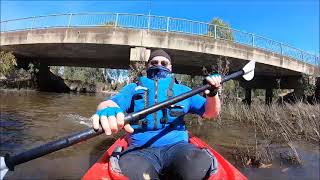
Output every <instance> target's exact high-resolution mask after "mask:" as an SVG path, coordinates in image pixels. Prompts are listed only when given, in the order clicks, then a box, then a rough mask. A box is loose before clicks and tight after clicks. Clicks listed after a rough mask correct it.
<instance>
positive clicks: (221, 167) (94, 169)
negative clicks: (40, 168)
mask: <svg viewBox="0 0 320 180" xmlns="http://www.w3.org/2000/svg"><path fill="white" fill-rule="evenodd" d="M189 142H190V143H191V144H194V145H195V146H197V147H199V148H201V149H202V148H207V149H208V150H209V151H210V152H211V153H212V154H213V155H214V156H215V158H216V159H217V161H218V170H217V172H216V173H215V174H212V175H211V176H210V177H209V178H208V179H210V180H213V179H219V180H220V179H226V180H233V179H239V180H242V179H243V180H244V179H247V178H246V177H245V176H244V175H243V174H242V173H241V172H240V171H239V170H238V169H236V168H235V167H234V166H233V165H232V164H230V163H229V162H228V161H227V160H226V159H224V158H223V157H222V156H221V155H220V154H219V153H218V152H216V151H215V150H214V149H212V148H211V147H210V146H209V145H208V144H206V143H205V142H203V141H202V140H201V139H199V138H198V137H196V136H194V135H192V134H190V133H189ZM117 146H121V147H122V148H124V149H126V148H127V147H128V143H127V141H126V136H124V137H122V138H119V139H118V140H117V141H116V142H115V143H114V144H113V145H112V146H111V147H110V148H109V149H108V150H107V151H106V152H105V153H104V154H103V156H102V157H101V158H100V159H99V160H98V161H97V162H96V163H95V164H94V165H93V166H91V168H90V169H89V170H88V171H87V172H86V174H85V175H84V176H83V177H82V179H83V180H102V179H103V180H112V179H128V178H127V177H125V176H123V175H122V174H119V173H117V172H114V171H112V168H111V165H110V163H109V158H110V156H111V154H112V152H113V150H114V149H115V148H116V147H117Z"/></svg>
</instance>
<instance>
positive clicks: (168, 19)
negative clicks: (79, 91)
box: [167, 17, 170, 32]
mask: <svg viewBox="0 0 320 180" xmlns="http://www.w3.org/2000/svg"><path fill="white" fill-rule="evenodd" d="M169 21H170V17H167V32H169Z"/></svg>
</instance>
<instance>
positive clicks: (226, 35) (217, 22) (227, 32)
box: [208, 18, 234, 41]
mask: <svg viewBox="0 0 320 180" xmlns="http://www.w3.org/2000/svg"><path fill="white" fill-rule="evenodd" d="M211 24H213V26H209V29H208V35H209V36H213V37H214V36H215V33H214V31H215V29H216V31H217V32H216V36H217V38H219V39H226V40H230V41H233V40H234V37H233V33H232V30H231V29H230V28H231V26H230V25H229V24H227V23H225V22H223V21H222V20H221V19H219V18H213V19H212V21H211ZM215 26H216V28H215Z"/></svg>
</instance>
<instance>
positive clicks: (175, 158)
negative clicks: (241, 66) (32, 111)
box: [92, 50, 221, 179]
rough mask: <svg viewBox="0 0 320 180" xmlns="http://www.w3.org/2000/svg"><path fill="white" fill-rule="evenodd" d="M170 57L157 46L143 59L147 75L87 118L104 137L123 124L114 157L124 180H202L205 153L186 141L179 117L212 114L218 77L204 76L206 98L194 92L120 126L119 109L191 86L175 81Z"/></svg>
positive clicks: (144, 104)
mask: <svg viewBox="0 0 320 180" xmlns="http://www.w3.org/2000/svg"><path fill="white" fill-rule="evenodd" d="M171 72H172V65H171V58H170V56H169V55H168V54H167V53H166V52H165V51H163V50H156V51H153V52H152V53H151V55H150V58H149V60H148V63H147V77H140V78H139V82H137V83H131V84H128V85H126V86H125V87H123V88H122V89H121V90H120V92H119V93H118V94H117V95H115V96H112V97H110V98H109V99H107V100H106V101H103V102H102V103H100V104H99V105H98V108H97V109H98V110H97V112H96V114H95V115H93V117H92V121H93V127H94V128H95V129H98V128H99V126H100V124H101V126H102V128H103V129H104V131H105V134H106V135H111V134H112V133H116V132H117V131H118V130H119V129H121V128H124V129H125V131H126V132H128V133H130V135H129V139H128V142H129V148H128V150H126V151H125V152H123V153H122V155H121V157H120V159H119V165H120V168H121V171H122V173H123V174H124V175H126V176H127V177H130V179H160V178H162V177H163V175H164V174H166V175H167V174H170V175H172V176H174V177H175V178H178V179H203V178H204V177H206V176H207V175H208V171H209V169H210V166H211V163H212V162H211V159H210V158H209V156H208V154H207V153H206V152H205V151H203V150H200V149H198V148H196V147H195V146H194V145H192V144H189V143H188V132H187V131H186V127H185V124H184V120H183V116H184V115H185V114H187V113H195V114H198V115H200V116H202V117H204V118H214V117H217V116H218V114H219V112H220V100H219V97H218V95H217V93H216V92H217V91H216V89H217V88H219V87H220V82H221V77H220V75H213V76H208V77H206V80H207V82H208V83H209V84H210V85H212V87H213V88H212V89H213V90H212V91H211V92H210V91H206V94H207V97H206V98H204V97H202V96H200V95H195V96H193V97H190V98H188V99H185V100H183V101H181V102H178V103H176V104H175V105H171V106H170V107H168V108H165V109H163V110H160V111H158V112H155V113H152V114H150V115H148V116H146V118H145V119H141V120H139V122H137V123H136V124H131V125H130V124H126V125H124V112H127V113H131V112H136V111H140V110H142V109H144V108H147V107H149V106H151V105H154V104H155V103H159V102H163V101H165V100H166V99H169V98H170V97H173V96H178V95H180V94H182V93H185V92H188V91H190V90H191V89H190V88H189V87H187V86H184V85H181V84H176V83H175V79H174V77H173V75H172V73H171Z"/></svg>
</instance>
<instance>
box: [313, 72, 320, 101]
mask: <svg viewBox="0 0 320 180" xmlns="http://www.w3.org/2000/svg"><path fill="white" fill-rule="evenodd" d="M314 95H315V98H316V100H317V102H319V103H320V77H317V78H316V89H315V92H314Z"/></svg>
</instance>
